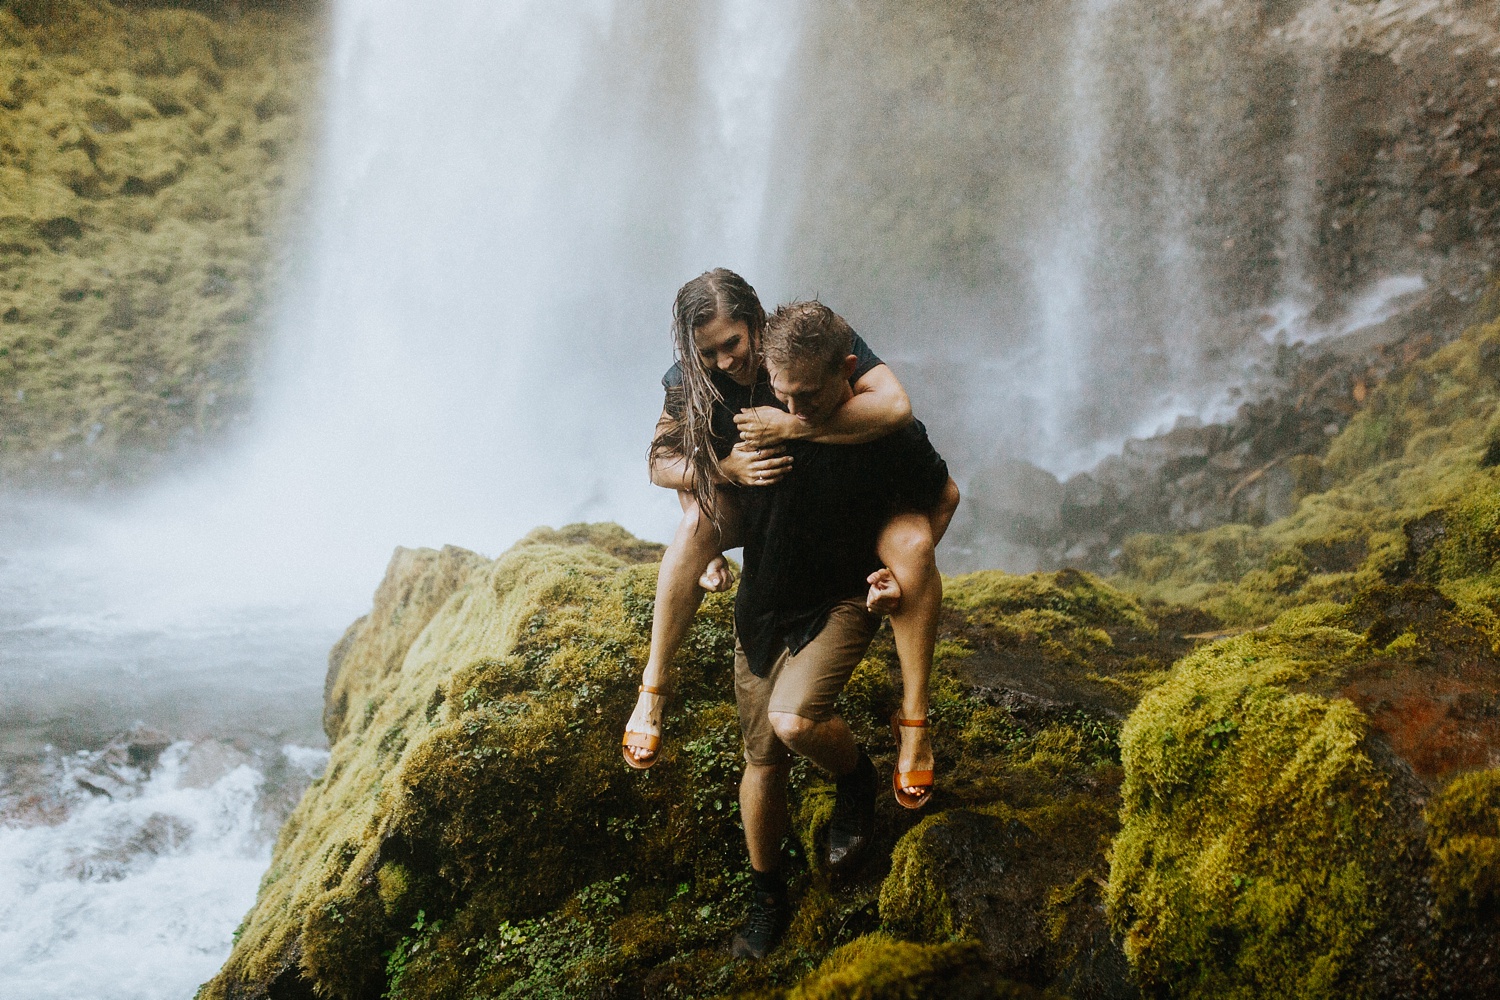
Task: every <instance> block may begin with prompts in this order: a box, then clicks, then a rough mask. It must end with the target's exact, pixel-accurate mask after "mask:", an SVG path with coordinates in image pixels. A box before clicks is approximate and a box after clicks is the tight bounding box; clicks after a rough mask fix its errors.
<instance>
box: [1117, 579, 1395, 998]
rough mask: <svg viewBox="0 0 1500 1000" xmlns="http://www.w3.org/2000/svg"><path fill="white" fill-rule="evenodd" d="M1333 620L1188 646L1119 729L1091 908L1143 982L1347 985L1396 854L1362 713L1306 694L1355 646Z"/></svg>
mask: <svg viewBox="0 0 1500 1000" xmlns="http://www.w3.org/2000/svg"><path fill="white" fill-rule="evenodd" d="M1340 611H1341V609H1338V608H1335V607H1330V606H1324V607H1313V608H1308V609H1303V610H1300V611H1298V612H1295V613H1289V614H1287V615H1285V616H1283V617H1282V618H1280V619H1278V620H1277V621H1276V623H1275V624H1274V625H1272V627H1271V628H1270V629H1268V630H1265V631H1263V632H1259V633H1253V634H1247V635H1243V636H1240V637H1237V638H1233V639H1228V640H1224V641H1222V642H1218V643H1214V644H1213V645H1211V646H1208V647H1205V648H1204V649H1202V650H1200V651H1199V652H1197V653H1195V654H1194V655H1193V656H1191V657H1189V658H1187V659H1186V660H1184V661H1183V662H1182V663H1181V664H1179V665H1178V667H1177V668H1176V669H1175V670H1174V672H1173V675H1172V677H1171V679H1170V680H1169V681H1168V682H1167V683H1165V684H1163V685H1162V686H1161V687H1160V688H1158V689H1156V690H1155V691H1153V692H1151V693H1150V694H1148V695H1147V696H1146V697H1145V698H1144V699H1143V700H1142V702H1141V705H1140V707H1139V708H1138V709H1137V710H1136V711H1135V712H1134V713H1133V714H1132V715H1131V717H1130V719H1129V720H1128V721H1127V723H1126V725H1125V729H1124V731H1123V733H1122V737H1121V744H1122V757H1123V761H1124V766H1125V774H1126V778H1125V785H1124V788H1123V792H1122V794H1123V799H1124V802H1123V808H1122V817H1121V818H1122V829H1121V831H1120V834H1119V836H1118V837H1117V838H1116V840H1115V842H1114V846H1113V848H1112V851H1113V858H1112V864H1111V870H1110V882H1109V885H1110V888H1109V907H1110V913H1111V918H1112V920H1113V922H1114V925H1115V927H1116V929H1117V930H1118V931H1119V932H1120V933H1121V934H1123V935H1124V936H1125V946H1126V951H1127V953H1128V954H1129V955H1130V957H1131V959H1132V962H1133V963H1134V965H1135V967H1136V969H1137V970H1138V971H1139V972H1140V974H1141V976H1142V978H1143V980H1144V981H1145V983H1146V984H1147V986H1148V987H1150V988H1154V989H1160V990H1169V991H1170V992H1172V993H1173V995H1181V996H1192V997H1205V998H1206V997H1280V996H1300V997H1317V996H1328V997H1332V996H1348V995H1354V994H1357V993H1358V992H1359V990H1358V989H1357V986H1356V984H1357V982H1358V979H1359V975H1360V972H1361V964H1362V957H1363V955H1364V954H1365V952H1366V951H1367V950H1368V948H1369V944H1370V942H1371V940H1372V939H1373V936H1374V934H1375V932H1376V931H1377V929H1379V928H1382V927H1384V926H1386V925H1387V924H1388V923H1390V922H1391V920H1392V919H1394V914H1393V913H1392V912H1391V908H1392V907H1393V906H1395V905H1397V904H1396V900H1397V896H1398V895H1399V894H1398V893H1394V892H1393V891H1392V887H1393V886H1394V884H1395V883H1396V882H1397V881H1399V878H1398V876H1399V869H1400V865H1401V857H1402V854H1403V852H1404V850H1405V849H1406V847H1407V844H1406V840H1405V837H1406V834H1405V833H1404V832H1403V826H1402V818H1401V817H1400V816H1399V815H1394V814H1393V813H1392V811H1391V810H1390V808H1389V804H1388V795H1387V793H1388V778H1387V776H1386V773H1385V772H1384V770H1383V769H1382V768H1381V767H1379V766H1377V764H1376V763H1375V762H1374V761H1373V760H1372V759H1371V757H1370V755H1369V752H1368V750H1367V746H1366V722H1365V719H1364V716H1363V715H1362V714H1361V713H1360V712H1359V711H1358V710H1357V709H1356V708H1355V707H1354V706H1353V705H1352V704H1350V703H1349V702H1347V701H1344V700H1342V699H1338V698H1329V697H1324V696H1321V695H1319V694H1315V693H1311V692H1310V691H1309V690H1308V689H1309V688H1318V687H1320V686H1326V685H1327V684H1328V683H1329V682H1330V681H1333V680H1336V679H1337V678H1338V677H1339V676H1341V674H1342V673H1343V672H1344V671H1346V670H1347V669H1348V668H1349V667H1351V666H1353V665H1354V664H1355V663H1357V662H1358V661H1359V660H1360V659H1361V658H1362V657H1363V656H1364V655H1365V653H1366V652H1367V646H1366V643H1365V641H1364V638H1363V636H1361V635H1360V634H1358V633H1356V632H1353V631H1350V630H1349V629H1348V628H1346V627H1343V626H1342V624H1341V618H1340Z"/></svg>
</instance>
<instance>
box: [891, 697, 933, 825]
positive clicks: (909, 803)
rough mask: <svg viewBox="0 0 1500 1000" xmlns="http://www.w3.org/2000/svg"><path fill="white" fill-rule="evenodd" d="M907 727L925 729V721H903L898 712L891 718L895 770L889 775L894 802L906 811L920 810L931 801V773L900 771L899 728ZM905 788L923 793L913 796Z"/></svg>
mask: <svg viewBox="0 0 1500 1000" xmlns="http://www.w3.org/2000/svg"><path fill="white" fill-rule="evenodd" d="M902 726H909V727H911V728H913V729H926V728H927V720H926V719H903V718H901V713H900V712H899V711H898V712H896V713H895V714H893V715H892V716H891V735H892V736H894V737H895V738H896V760H897V764H896V769H895V771H894V773H892V775H891V785H892V787H893V789H894V790H895V793H896V801H897V802H899V803H900V804H901V805H902V807H904V808H906V809H921V808H922V807H923V806H925V805H926V804H927V803H929V802H931V801H932V787H933V783H932V772H931V771H903V770H901V764H900V763H899V762H900V760H901V727H902ZM907 788H921V789H923V791H920V792H918V793H917V794H915V795H913V794H911V793H910V792H908V791H906V789H907Z"/></svg>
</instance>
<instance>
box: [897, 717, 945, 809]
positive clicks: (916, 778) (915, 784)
mask: <svg viewBox="0 0 1500 1000" xmlns="http://www.w3.org/2000/svg"><path fill="white" fill-rule="evenodd" d="M900 720H901V717H900V716H899V715H898V716H897V717H896V718H894V719H892V720H891V721H892V725H891V728H892V729H894V730H895V731H896V741H897V746H896V776H895V779H894V781H893V786H894V788H895V790H896V801H897V802H900V803H901V804H902V805H903V806H905V807H906V808H908V809H920V808H922V806H925V805H926V804H927V800H928V799H930V798H931V797H932V772H933V769H934V766H935V761H934V759H933V755H932V736H931V734H930V730H929V729H928V728H927V723H926V721H925V720H923V721H922V723H921V724H920V725H915V726H914V725H910V724H909V723H908V724H901V721H900Z"/></svg>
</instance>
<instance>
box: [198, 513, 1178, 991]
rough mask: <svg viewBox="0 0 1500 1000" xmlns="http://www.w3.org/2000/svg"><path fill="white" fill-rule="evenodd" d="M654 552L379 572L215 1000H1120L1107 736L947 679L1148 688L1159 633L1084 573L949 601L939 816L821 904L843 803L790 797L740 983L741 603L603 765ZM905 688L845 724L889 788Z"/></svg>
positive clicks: (823, 788) (412, 556)
mask: <svg viewBox="0 0 1500 1000" xmlns="http://www.w3.org/2000/svg"><path fill="white" fill-rule="evenodd" d="M659 553H660V547H659V546H653V545H650V544H648V543H642V542H639V541H638V540H636V539H634V538H632V537H630V536H629V535H627V534H626V533H624V532H623V531H621V530H620V529H618V528H615V527H613V526H573V527H571V528H567V529H563V530H562V531H550V530H539V531H538V532H535V533H533V534H532V535H531V536H529V537H528V538H527V539H525V540H523V541H522V542H521V543H519V544H518V545H517V546H516V547H515V548H514V549H512V550H511V551H510V552H508V553H506V554H505V555H504V556H503V557H501V558H500V559H498V560H488V559H484V558H482V557H479V556H476V555H474V554H473V553H468V552H464V551H462V550H459V549H453V548H449V549H445V550H442V551H441V552H437V551H431V550H415V551H408V550H398V551H397V553H396V555H395V557H394V558H393V559H392V561H391V565H390V568H389V570H388V573H387V576H386V579H385V580H384V581H383V582H382V583H381V585H380V587H379V589H378V590H377V592H376V598H375V604H374V608H373V609H372V611H371V613H370V614H369V615H368V616H366V617H365V618H363V619H361V620H360V621H359V622H356V623H355V624H354V625H353V626H352V627H351V628H350V630H349V632H348V633H347V634H346V635H345V636H344V638H343V639H342V640H340V642H339V643H338V645H337V646H336V647H335V649H334V651H333V653H332V655H331V656H330V672H329V682H328V695H329V697H328V703H327V715H326V720H327V724H328V731H329V735H330V740H331V742H332V751H331V756H330V760H329V765H328V770H327V772H326V773H325V774H324V775H323V777H322V778H321V779H320V780H319V781H318V782H317V783H316V784H315V785H314V786H313V787H312V788H311V789H309V791H308V792H307V794H306V796H305V797H304V799H303V801H302V802H301V803H300V804H299V806H298V807H297V809H296V811H295V812H294V813H293V815H292V816H291V818H290V819H289V820H288V821H287V823H286V825H285V827H284V829H283V830H282V831H281V835H280V837H279V839H278V842H277V845H276V849H275V853H274V856H273V859H272V863H271V867H270V870H269V871H268V872H267V874H266V877H265V879H264V881H263V883H262V886H261V890H260V894H259V897H258V899H257V902H256V905H255V908H254V909H253V910H252V911H251V913H250V914H249V915H248V916H247V918H246V920H245V922H244V925H243V926H242V928H241V930H240V933H239V935H238V938H237V944H236V946H235V949H234V951H233V953H232V955H231V956H230V958H229V960H228V962H227V963H226V964H225V966H224V968H223V970H222V971H221V972H220V974H219V976H218V977H217V978H215V979H214V980H213V981H212V982H211V983H209V984H208V985H207V986H206V987H205V989H204V992H203V996H204V997H205V998H217V997H273V996H275V997H280V996H308V995H317V996H320V997H340V998H350V1000H353V998H359V997H374V996H381V995H389V996H392V997H407V998H470V997H474V998H478V997H526V998H531V997H576V996H596V997H639V996H680V997H714V996H742V997H765V998H770V997H784V996H797V997H820V998H821V997H869V998H897V997H916V996H929V995H933V993H934V992H950V993H952V994H953V995H954V996H956V997H963V996H995V995H1000V996H1016V997H1021V996H1033V995H1041V994H1040V992H1039V991H1045V990H1052V991H1054V993H1052V994H1048V995H1055V991H1056V990H1058V989H1061V988H1066V989H1067V990H1068V992H1069V993H1070V994H1071V995H1073V996H1076V997H1085V996H1101V997H1102V996H1120V995H1128V993H1129V989H1130V987H1129V973H1128V970H1127V969H1126V967H1125V965H1124V962H1123V958H1122V957H1121V952H1120V951H1119V948H1118V946H1117V945H1115V944H1114V942H1113V940H1112V939H1111V937H1110V935H1109V932H1108V929H1107V926H1106V925H1105V922H1104V918H1103V912H1102V901H1101V885H1102V883H1103V878H1104V875H1105V873H1106V872H1107V865H1108V862H1107V860H1106V847H1107V844H1108V840H1109V838H1110V836H1111V835H1112V834H1113V832H1114V830H1115V826H1116V820H1115V816H1116V811H1117V808H1118V801H1119V799H1118V788H1119V783H1120V778H1121V773H1122V772H1121V770H1120V767H1119V757H1118V744H1117V741H1116V734H1117V731H1118V722H1117V721H1116V720H1115V718H1114V717H1113V716H1112V715H1111V714H1110V713H1109V712H1107V711H1105V710H1104V709H1102V708H1098V707H1092V708H1091V707H1089V706H1088V705H1085V704H1082V703H1081V702H1076V701H1064V700H1057V699H1054V700H1046V701H1043V700H1040V699H1030V700H1027V699H1025V698H1021V699H1020V700H1019V701H1018V700H1016V698H1019V697H1020V695H1019V693H1017V695H1016V698H1012V697H1011V693H1009V692H1007V691H1004V690H1001V689H999V688H996V687H993V686H976V685H973V684H970V683H969V682H967V681H966V680H965V676H964V664H965V663H966V662H967V661H969V660H971V659H972V658H974V657H975V656H980V655H983V653H982V652H981V651H982V650H985V649H991V650H992V649H1000V648H1002V647H1003V648H1022V649H1024V650H1025V651H1026V655H1027V656H1031V657H1034V658H1036V660H1037V662H1040V663H1043V664H1045V666H1046V669H1047V670H1048V671H1049V676H1050V677H1052V678H1053V683H1055V684H1057V685H1064V686H1066V685H1071V687H1069V690H1072V689H1073V688H1077V689H1078V690H1084V689H1087V688H1089V686H1090V685H1095V684H1097V683H1098V682H1097V681H1096V680H1093V679H1090V678H1091V675H1092V674H1093V673H1097V672H1098V671H1100V670H1106V669H1108V668H1107V666H1095V665H1093V661H1092V660H1091V659H1090V657H1091V656H1096V657H1099V658H1100V660H1099V662H1100V663H1108V662H1113V661H1109V660H1108V656H1109V654H1108V650H1109V649H1110V648H1111V644H1113V647H1121V646H1124V647H1129V648H1130V649H1132V650H1133V651H1134V652H1133V653H1132V654H1131V655H1132V657H1134V659H1129V663H1130V664H1131V666H1130V667H1129V670H1130V671H1136V672H1139V673H1140V675H1141V676H1146V675H1151V676H1157V675H1164V674H1165V671H1166V669H1167V667H1168V666H1169V664H1170V660H1171V657H1172V655H1173V654H1172V651H1171V649H1170V648H1168V647H1169V646H1170V645H1171V644H1170V642H1167V643H1166V644H1165V645H1162V643H1164V642H1165V640H1163V639H1161V634H1162V632H1163V630H1162V627H1161V625H1160V622H1159V621H1158V619H1157V618H1156V617H1154V616H1153V615H1152V614H1148V612H1147V611H1146V610H1144V609H1143V608H1142V607H1141V606H1140V605H1138V604H1136V603H1135V602H1134V601H1132V600H1131V599H1129V598H1127V597H1124V596H1123V595H1121V594H1119V593H1118V592H1116V591H1114V590H1112V589H1111V588H1109V587H1107V586H1104V585H1102V584H1100V583H1099V582H1098V581H1097V580H1094V579H1093V578H1090V577H1084V576H1080V575H1078V574H1065V575H1062V576H1046V577H1034V578H1019V579H1018V578H1012V577H1007V576H1005V575H1004V574H998V573H995V574H976V575H974V576H972V577H968V578H964V579H961V580H958V581H955V582H954V584H953V586H952V587H951V588H950V589H951V592H952V594H953V600H952V602H951V603H950V604H949V606H948V609H947V611H946V615H947V617H946V620H945V625H944V630H943V634H942V643H941V646H940V655H939V658H938V664H937V669H936V672H935V676H934V697H933V714H934V718H935V720H936V723H937V726H938V729H937V731H936V748H937V752H938V756H939V776H940V777H939V788H938V793H937V799H936V803H935V805H934V806H933V807H932V810H931V811H930V812H929V813H922V814H913V813H909V812H907V811H905V810H902V809H900V808H899V807H898V806H897V805H896V804H895V802H894V800H893V799H892V798H891V797H890V796H882V798H881V800H880V803H879V806H878V840H879V842H880V844H881V845H882V850H881V851H879V852H877V857H876V858H875V859H874V860H872V862H871V863H870V864H869V865H867V866H866V870H865V871H863V872H860V873H857V874H856V875H854V876H853V877H852V878H850V879H849V880H847V881H845V882H843V883H840V884H833V883H831V882H830V881H829V879H828V877H827V876H826V875H825V874H824V873H823V872H822V871H820V870H819V868H818V865H817V864H816V863H810V862H809V861H808V860H807V859H808V858H809V857H810V856H815V851H816V848H817V846H818V844H819V843H820V840H821V838H822V836H823V835H824V832H825V828H826V825H827V820H828V816H829V813H830V810H831V807H832V787H831V785H830V784H829V783H828V782H827V781H826V780H825V779H824V778H823V777H822V776H820V775H817V774H815V773H812V772H811V771H810V770H809V769H808V768H807V767H806V766H799V767H798V768H796V769H795V771H794V775H793V810H794V819H795V828H796V829H795V833H796V836H795V838H794V842H793V843H792V844H791V845H790V847H789V850H790V851H791V855H792V865H793V868H792V872H793V876H794V877H793V901H794V909H795V913H794V917H793V922H792V926H791V928H790V929H789V931H788V934H787V938H786V940H785V941H784V943H783V944H782V945H781V946H780V947H779V948H778V949H777V950H776V951H775V952H773V953H772V955H771V957H770V958H769V959H767V960H766V961H765V962H761V963H756V964H748V963H744V962H741V961H738V960H733V959H731V958H730V957H729V956H728V955H727V953H726V951H725V950H724V943H725V941H726V940H727V937H728V933H729V931H730V929H731V927H732V926H733V924H734V923H735V922H736V921H737V920H738V918H739V915H740V913H741V907H742V905H743V902H744V898H745V890H746V881H747V877H746V863H745V860H744V848H743V842H742V833H741V831H740V829H739V822H738V803H737V797H736V788H737V783H738V779H739V773H740V767H741V745H740V739H739V729H738V722H737V718H736V715H735V712H734V707H733V703H732V697H733V695H732V681H731V653H732V630H731V617H732V595H715V596H711V597H709V598H708V599H707V600H706V601H705V603H704V607H703V610H702V611H701V612H700V614H699V616H698V619H697V621H696V623H695V625H694V627H693V630H692V632H691V633H690V635H689V637H688V641H687V643H686V644H685V646H684V649H683V652H682V654H681V656H680V657H679V659H678V662H677V664H676V674H675V681H674V695H673V699H672V708H671V710H670V712H669V715H668V719H667V737H666V742H665V745H664V749H663V754H662V760H661V762H660V763H659V764H658V765H657V766H656V767H654V768H652V769H651V770H650V771H648V772H644V773H642V772H636V771H632V770H630V769H629V768H628V767H626V765H625V764H624V762H623V760H622V759H621V757H620V752H619V749H618V746H619V735H620V727H621V726H622V724H623V721H624V719H625V718H626V717H627V716H628V714H629V710H630V706H631V703H632V701H633V700H634V697H635V685H636V683H637V681H638V679H639V667H640V664H641V662H642V661H643V658H644V656H645V652H646V646H647V642H648V638H649V631H650V623H651V607H652V597H653V593H654V587H655V575H656V565H655V561H656V558H657V556H658V555H659ZM1017 637H1020V638H1017ZM1007 643H1009V644H1010V645H1009V646H1007ZM1018 643H1019V646H1017V644H1018ZM1153 644H1156V645H1153ZM1148 650H1155V652H1154V653H1152V652H1148ZM1123 662H1125V661H1121V663H1123ZM1117 665H1119V664H1117ZM1132 676H1134V674H1132ZM896 683H898V675H897V673H896V665H895V657H894V651H893V649H892V643H891V640H890V638H889V636H888V634H884V633H883V634H882V635H881V636H879V637H878V638H877V640H876V643H875V644H874V646H873V647H872V649H871V652H870V655H869V656H868V657H866V659H865V660H864V661H863V662H862V663H861V664H860V666H859V667H858V669H857V670H856V672H855V676H854V678H853V679H852V680H851V682H850V684H849V686H848V688H847V689H846V691H845V695H844V700H843V706H842V709H843V712H844V714H845V716H846V718H848V719H849V721H850V723H851V725H853V727H854V728H855V730H856V732H857V734H858V735H859V736H860V738H861V740H862V741H863V742H865V743H866V745H868V746H870V747H871V749H872V752H874V753H875V755H876V758H877V761H878V763H879V765H880V766H881V767H882V768H889V767H890V766H891V765H892V763H893V757H894V745H893V743H892V741H891V738H890V735H889V731H888V729H887V728H886V727H887V721H886V720H887V719H888V717H889V714H890V712H891V710H892V709H893V708H895V706H896V704H897V701H898V699H897V689H896V686H895V685H896ZM1105 688H1108V689H1109V690H1111V691H1114V690H1116V688H1115V687H1112V686H1110V685H1105ZM1008 704H1015V705H1016V706H1017V707H1016V708H1015V710H1014V711H1013V710H1012V709H1011V708H1009V707H1006V706H1007V705H1008ZM976 859H977V860H976ZM1091 991H1092V992H1091Z"/></svg>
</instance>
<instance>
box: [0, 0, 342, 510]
mask: <svg viewBox="0 0 1500 1000" xmlns="http://www.w3.org/2000/svg"><path fill="white" fill-rule="evenodd" d="M182 6H183V5H172V6H161V7H155V6H152V7H140V6H133V5H126V6H115V5H112V4H110V3H108V2H106V0H11V2H7V3H0V484H4V485H12V486H14V485H17V484H32V483H47V484H51V485H58V484H70V483H71V484H75V485H77V484H83V485H88V484H92V483H95V482H99V481H105V480H114V481H119V480H122V479H124V480H130V479H133V478H137V477H140V476H142V475H144V474H146V473H147V472H149V470H150V469H151V468H153V467H154V466H155V465H156V464H157V463H158V462H159V460H160V459H161V457H162V456H163V455H165V454H167V453H170V452H173V451H175V450H180V449H182V448H184V447H191V446H193V445H194V444H195V443H196V442H198V441H200V440H203V439H204V438H213V437H215V436H216V435H218V434H219V433H220V432H221V431H222V430H223V429H224V428H225V427H226V426H228V425H230V424H232V423H233V422H234V421H235V420H236V419H237V418H239V417H240V416H241V415H243V413H244V412H245V409H246V405H247V403H248V398H249V386H250V374H251V373H252V372H253V370H254V368H255V365H256V361H257V359H258V357H259V356H260V353H261V352H260V348H261V345H262V342H263V339H264V338H263V329H264V321H265V320H266V318H267V311H268V303H269V294H270V290H271V288H272V286H273V283H274V280H275V278H276V276H277V273H278V272H277V260H278V254H279V253H281V250H280V248H281V247H282V246H283V245H284V244H285V239H284V237H285V234H286V232H287V230H288V225H289V224H290V223H291V222H292V219H291V217H290V216H289V212H290V211H291V210H292V209H293V208H295V207H296V206H298V205H299V204H300V202H299V197H300V192H301V190H302V187H303V184H304V179H305V176H306V170H305V160H306V147H307V126H308V123H309V118H308V114H309V112H310V111H311V110H312V105H313V103H314V98H315V84H316V70H317V65H318V59H317V37H318V32H317V26H318V18H317V15H316V14H314V13H312V12H310V11H308V10H307V9H305V8H306V7H307V5H277V6H276V7H265V6H262V5H251V4H244V5H240V4H232V3H225V4H199V5H196V6H198V7H200V8H202V9H203V10H206V11H207V13H205V12H202V11H200V10H191V9H182ZM283 8H286V9H283Z"/></svg>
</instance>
